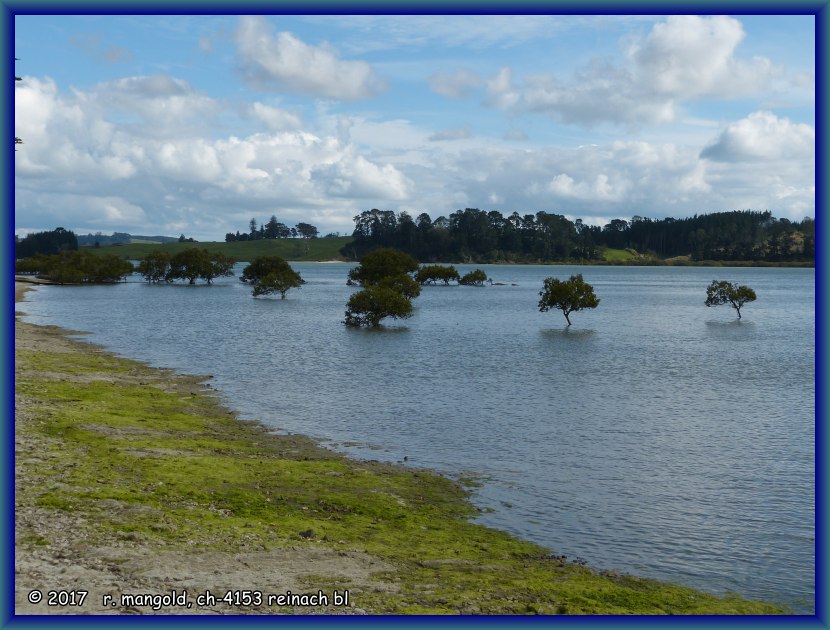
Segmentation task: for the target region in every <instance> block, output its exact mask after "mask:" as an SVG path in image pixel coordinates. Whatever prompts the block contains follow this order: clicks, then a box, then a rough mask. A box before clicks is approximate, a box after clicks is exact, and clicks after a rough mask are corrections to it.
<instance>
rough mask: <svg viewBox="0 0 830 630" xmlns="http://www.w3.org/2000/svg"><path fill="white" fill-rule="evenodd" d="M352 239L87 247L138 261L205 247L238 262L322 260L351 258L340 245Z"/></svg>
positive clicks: (295, 239)
mask: <svg viewBox="0 0 830 630" xmlns="http://www.w3.org/2000/svg"><path fill="white" fill-rule="evenodd" d="M351 240H352V237H351V236H338V237H331V238H313V239H300V238H280V239H269V240H261V241H242V242H235V243H218V242H205V243H178V242H177V243H164V244H150V243H130V244H127V245H110V246H107V247H90V248H84V249H88V250H89V251H91V252H93V253H95V254H116V255H118V256H120V257H121V258H127V259H130V260H138V259H140V258H142V257H144V256H146V255H147V254H149V253H150V252H151V251H153V250H156V249H160V250H162V251H165V252H169V253H170V254H175V253H176V252H180V251H181V250H183V249H189V248H191V247H202V248H204V249H206V250H208V251H210V252H221V253H223V254H225V255H227V256H230V257H231V258H233V259H234V260H236V261H237V262H250V261H251V260H253V259H254V258H256V257H257V256H281V257H283V258H285V259H286V260H297V261H320V260H347V258H345V257H344V256H343V255H342V254H341V253H340V248H341V247H343V246H344V245H346V244H347V243H350V242H351Z"/></svg>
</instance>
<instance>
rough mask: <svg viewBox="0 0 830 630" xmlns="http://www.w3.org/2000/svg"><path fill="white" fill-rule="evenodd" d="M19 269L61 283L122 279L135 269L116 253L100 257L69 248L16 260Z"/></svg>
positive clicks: (19, 271)
mask: <svg viewBox="0 0 830 630" xmlns="http://www.w3.org/2000/svg"><path fill="white" fill-rule="evenodd" d="M15 272H17V273H34V274H37V275H38V276H39V277H41V278H45V279H47V280H51V281H52V282H55V283H57V284H81V283H86V282H104V283H109V282H119V281H120V280H121V279H123V278H124V276H126V275H128V274H130V273H132V272H133V265H132V263H131V262H129V261H127V260H122V259H121V258H119V257H118V256H115V255H113V254H104V255H102V256H96V255H94V254H92V253H91V252H87V251H75V250H66V251H63V252H60V253H59V254H52V255H44V254H38V255H36V256H32V257H30V258H23V259H20V260H18V261H17V262H16V263H15Z"/></svg>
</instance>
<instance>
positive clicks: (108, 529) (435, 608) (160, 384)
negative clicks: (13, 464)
mask: <svg viewBox="0 0 830 630" xmlns="http://www.w3.org/2000/svg"><path fill="white" fill-rule="evenodd" d="M17 326H18V327H19V328H18V329H19V330H25V331H26V334H28V335H30V336H31V337H32V338H33V339H34V340H35V341H34V342H33V343H27V344H19V345H18V344H16V353H15V360H16V366H15V374H16V408H17V409H18V410H19V413H18V414H16V415H18V418H17V432H18V433H19V434H21V438H24V437H27V439H30V443H31V444H35V445H37V453H36V454H31V453H29V454H24V455H28V456H20V457H18V462H17V464H18V469H17V476H18V480H19V479H20V478H25V479H26V483H25V484H20V483H18V485H17V497H16V501H17V506H18V509H20V508H21V507H26V506H30V507H33V509H38V510H41V511H46V512H47V513H50V514H55V515H61V516H69V517H72V518H74V519H76V520H77V522H78V523H80V524H79V525H78V527H79V528H80V530H79V531H78V533H77V536H78V538H79V540H82V541H83V544H84V545H86V546H87V548H89V549H94V548H95V547H96V546H100V547H101V548H111V547H113V546H117V545H119V544H121V545H123V544H127V543H128V544H130V545H131V546H133V547H140V548H141V549H142V550H144V552H145V555H146V556H147V557H150V556H153V555H154V554H165V553H166V554H174V555H175V557H177V558H180V559H181V565H180V566H179V567H176V568H174V569H175V570H174V569H171V571H172V574H171V579H172V580H173V581H174V582H175V580H176V579H179V578H181V579H183V578H182V576H183V575H184V574H187V573H188V572H189V571H190V572H193V571H194V569H193V567H192V566H189V563H192V564H193V565H194V566H195V564H197V563H198V558H199V555H200V554H202V553H208V552H211V551H215V550H217V549H221V550H222V552H223V553H225V554H228V556H227V557H228V558H229V560H228V561H229V562H231V563H232V562H234V560H233V559H234V558H243V557H244V558H256V557H257V555H262V556H263V557H264V556H265V555H269V554H270V555H272V556H273V555H275V554H276V555H279V554H289V553H290V554H292V555H293V556H295V557H298V558H302V557H303V554H307V555H308V556H309V557H313V556H314V555H315V554H319V553H323V552H330V553H331V554H332V555H333V556H337V555H338V554H341V555H343V556H346V555H348V554H362V556H361V557H368V558H372V559H374V561H376V563H375V564H374V565H373V566H375V567H376V569H377V570H375V571H374V572H372V573H371V579H367V580H364V581H362V582H361V581H360V580H355V579H350V578H348V577H343V576H342V575H337V574H327V573H326V572H325V571H324V570H323V571H321V570H320V569H319V568H318V569H310V570H309V571H306V572H302V571H301V572H300V573H301V575H300V578H299V579H300V581H301V582H302V584H304V585H305V586H306V587H307V588H308V589H310V590H311V589H314V590H316V589H317V588H323V587H326V588H328V589H344V588H348V589H350V590H351V602H350V605H351V606H353V607H355V609H357V610H359V611H361V612H367V613H370V614H382V613H386V614H447V613H450V614H452V613H468V614H658V615H659V614H780V613H782V612H785V611H783V610H782V609H781V608H779V607H776V606H773V605H769V604H764V603H758V602H749V601H746V600H742V599H740V598H737V597H726V598H718V597H715V596H712V595H709V594H705V593H701V592H699V591H695V590H692V589H689V588H685V587H681V586H675V585H670V584H665V583H661V582H657V581H653V580H649V579H641V578H638V577H634V576H629V575H618V574H615V573H608V572H598V571H594V570H592V569H589V568H586V567H584V566H580V565H578V564H575V563H571V562H568V561H567V560H565V559H564V558H562V557H558V556H556V555H554V554H552V553H551V551H550V550H548V549H545V548H543V547H540V546H538V545H535V544H533V543H530V542H526V541H522V540H519V539H517V538H515V537H513V536H511V535H508V534H506V533H504V532H501V531H497V530H494V529H490V528H487V527H484V526H482V525H479V524H475V523H472V522H470V520H469V519H470V518H471V517H472V516H474V515H475V514H476V509H475V508H474V507H473V505H472V504H471V503H470V501H469V497H468V490H467V489H465V488H464V487H462V486H461V485H460V484H458V483H455V482H453V481H451V480H449V479H447V478H445V477H442V476H439V475H437V474H435V473H432V472H429V471H425V470H418V469H412V468H408V467H399V466H394V465H389V464H382V463H379V462H372V461H356V460H352V459H349V458H347V457H345V456H341V455H339V454H337V453H334V452H332V451H329V450H326V449H323V448H321V447H320V446H318V445H317V444H315V443H314V442H313V441H312V440H310V439H308V438H305V437H302V436H296V435H274V434H272V433H270V432H268V431H267V430H266V429H265V428H264V427H262V426H260V425H258V424H256V423H249V422H240V421H239V420H237V419H236V418H235V417H234V415H233V413H232V412H230V411H228V410H227V409H226V408H224V407H222V405H221V404H220V403H219V401H218V400H217V398H216V397H215V396H214V395H212V392H211V391H209V390H207V389H206V388H205V387H204V386H203V385H202V384H201V383H202V379H199V378H196V377H186V376H180V375H174V374H172V373H170V372H169V371H166V370H158V369H154V368H150V367H147V366H145V365H143V364H141V363H138V362H134V361H130V360H126V359H121V358H117V357H114V356H112V355H110V354H108V353H106V352H102V351H100V350H98V349H96V348H95V347H94V346H91V345H89V344H85V343H81V342H77V341H73V340H69V339H67V338H65V337H64V336H63V335H62V332H61V331H60V330H59V329H54V328H45V327H38V326H31V325H28V324H22V323H19V322H18V323H17ZM58 341H59V343H57V342H58ZM24 416H25V419H26V420H25V422H24V421H21V418H23V417H24ZM18 534H19V537H20V540H19V543H18V546H19V548H18V557H19V556H20V553H21V552H22V553H27V552H34V551H36V550H42V549H44V548H48V546H49V545H50V543H51V541H50V540H49V535H48V532H46V533H44V532H39V531H36V528H32V527H26V528H23V531H19V532H18ZM309 567H311V565H309ZM228 568H229V569H230V567H228ZM176 571H178V573H176ZM177 576H178V577H177ZM220 578H221V576H220ZM226 586H227V588H228V589H231V588H238V585H235V584H227V585H226ZM162 612H165V611H162ZM234 612H255V613H263V612H265V613H269V612H277V611H276V610H271V609H258V610H257V609H246V610H236V611H234ZM279 612H285V611H284V610H280V611H279ZM323 612H332V611H330V610H325V611H323Z"/></svg>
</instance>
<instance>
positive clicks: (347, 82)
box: [234, 16, 385, 101]
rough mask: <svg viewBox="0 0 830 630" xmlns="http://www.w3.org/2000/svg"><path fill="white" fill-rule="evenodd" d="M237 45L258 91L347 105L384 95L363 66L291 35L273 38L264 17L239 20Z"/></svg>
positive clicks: (380, 83) (368, 68) (370, 71)
mask: <svg viewBox="0 0 830 630" xmlns="http://www.w3.org/2000/svg"><path fill="white" fill-rule="evenodd" d="M234 39H235V41H236V46H237V52H238V54H239V59H240V62H241V65H242V69H243V72H244V74H245V77H246V79H248V81H249V82H251V83H252V84H254V85H256V86H257V87H258V88H262V89H274V88H278V89H289V90H293V91H296V92H299V93H302V94H309V95H312V96H320V97H324V98H331V99H336V100H345V101H351V100H357V99H365V98H368V97H370V96H373V95H375V94H377V93H379V92H381V91H382V90H383V89H385V85H384V82H383V81H382V80H381V79H380V78H379V77H378V76H377V75H376V74H375V72H374V70H373V69H372V67H371V66H370V65H369V64H368V63H366V62H365V61H347V60H342V59H340V57H339V56H338V55H337V52H336V51H335V50H333V49H331V48H329V47H323V46H311V45H309V44H306V43H305V42H303V41H301V40H300V39H298V38H297V37H296V36H294V35H292V34H291V33H286V32H282V33H277V34H276V35H274V34H273V32H272V30H271V28H270V27H269V25H268V22H267V20H266V19H265V18H264V17H259V16H248V17H241V18H240V19H239V25H238V26H237V29H236V32H235V34H234Z"/></svg>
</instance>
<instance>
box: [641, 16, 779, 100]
mask: <svg viewBox="0 0 830 630" xmlns="http://www.w3.org/2000/svg"><path fill="white" fill-rule="evenodd" d="M745 35H746V34H745V33H744V30H743V26H742V25H741V23H740V22H739V21H738V20H736V19H734V18H730V17H726V16H717V15H716V16H711V17H700V16H696V15H673V16H670V17H668V18H667V19H666V21H665V22H663V23H659V24H655V25H654V28H653V29H652V31H651V33H650V34H649V36H648V37H647V38H646V40H645V42H643V44H642V46H640V47H635V48H634V49H633V50H632V51H631V57H632V59H633V60H634V62H635V64H636V72H637V78H638V82H639V83H640V84H641V85H644V84H648V85H651V86H653V88H654V90H655V92H657V93H660V94H666V95H668V96H671V97H674V98H695V97H701V96H718V97H731V96H740V95H743V94H751V93H754V92H757V91H758V90H760V89H761V88H763V87H764V86H765V85H766V84H767V83H768V82H769V80H770V79H771V78H772V73H773V68H772V63H771V62H770V61H769V59H766V58H763V57H754V58H752V59H751V60H743V59H739V58H738V57H736V56H735V49H736V48H737V46H738V44H739V43H740V42H741V41H742V40H743V39H744V37H745Z"/></svg>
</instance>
